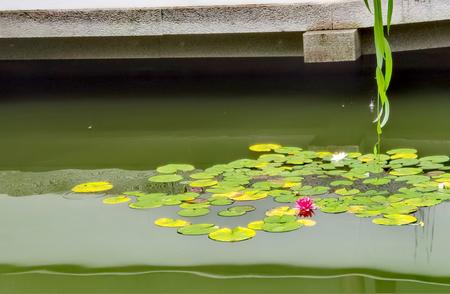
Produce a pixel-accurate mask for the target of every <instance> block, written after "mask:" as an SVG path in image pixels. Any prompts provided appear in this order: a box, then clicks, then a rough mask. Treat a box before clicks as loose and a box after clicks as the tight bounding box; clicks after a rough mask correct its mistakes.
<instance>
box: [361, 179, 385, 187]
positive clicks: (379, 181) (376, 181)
mask: <svg viewBox="0 0 450 294" xmlns="http://www.w3.org/2000/svg"><path fill="white" fill-rule="evenodd" d="M390 182H391V180H390V179H387V178H372V179H366V180H364V181H363V183H364V184H370V185H375V186H382V185H386V184H389V183H390Z"/></svg>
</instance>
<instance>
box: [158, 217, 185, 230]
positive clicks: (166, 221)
mask: <svg viewBox="0 0 450 294" xmlns="http://www.w3.org/2000/svg"><path fill="white" fill-rule="evenodd" d="M190 224H191V223H190V222H188V221H185V220H181V219H173V218H167V217H163V218H158V219H157V220H155V225H157V226H160V227H167V228H180V227H185V226H188V225H190Z"/></svg>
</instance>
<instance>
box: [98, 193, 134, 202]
mask: <svg viewBox="0 0 450 294" xmlns="http://www.w3.org/2000/svg"><path fill="white" fill-rule="evenodd" d="M130 200H131V198H130V197H128V196H124V195H121V196H113V197H106V198H104V199H103V201H102V202H103V203H104V204H119V203H125V202H128V201H130Z"/></svg>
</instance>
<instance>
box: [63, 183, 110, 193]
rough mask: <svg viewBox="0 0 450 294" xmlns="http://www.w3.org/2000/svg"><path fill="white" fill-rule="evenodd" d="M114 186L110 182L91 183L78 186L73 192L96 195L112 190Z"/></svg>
mask: <svg viewBox="0 0 450 294" xmlns="http://www.w3.org/2000/svg"><path fill="white" fill-rule="evenodd" d="M112 188H113V185H112V184H111V183H110V182H89V183H83V184H79V185H76V186H75V187H73V188H72V192H76V193H96V192H104V191H108V190H111V189H112Z"/></svg>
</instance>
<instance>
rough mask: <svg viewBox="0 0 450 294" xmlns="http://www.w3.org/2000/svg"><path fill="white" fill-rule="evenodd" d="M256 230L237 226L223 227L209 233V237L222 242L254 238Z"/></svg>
mask: <svg viewBox="0 0 450 294" xmlns="http://www.w3.org/2000/svg"><path fill="white" fill-rule="evenodd" d="M255 235H256V232H255V231H254V230H252V229H248V228H243V227H236V228H233V229H230V228H222V229H218V230H216V231H214V232H211V233H209V234H208V237H209V238H210V239H212V240H214V241H220V242H239V241H244V240H248V239H251V238H253V237H254V236H255Z"/></svg>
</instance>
